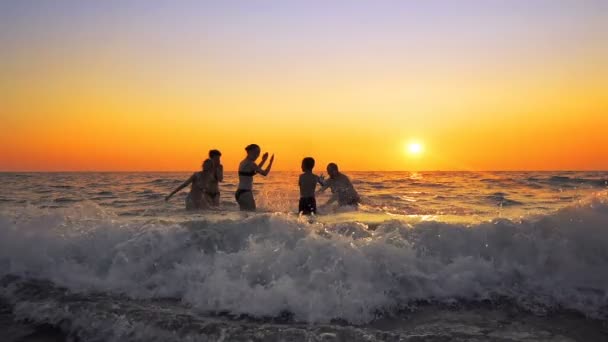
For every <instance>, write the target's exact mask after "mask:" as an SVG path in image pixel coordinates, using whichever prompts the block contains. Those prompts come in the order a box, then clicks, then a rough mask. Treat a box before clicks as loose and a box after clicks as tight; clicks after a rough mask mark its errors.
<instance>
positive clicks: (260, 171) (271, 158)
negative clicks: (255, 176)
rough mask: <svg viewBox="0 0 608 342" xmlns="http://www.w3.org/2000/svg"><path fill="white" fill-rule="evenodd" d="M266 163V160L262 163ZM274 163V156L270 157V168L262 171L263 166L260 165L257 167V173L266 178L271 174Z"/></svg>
mask: <svg viewBox="0 0 608 342" xmlns="http://www.w3.org/2000/svg"><path fill="white" fill-rule="evenodd" d="M264 161H265V160H262V163H263V162H264ZM273 163H274V154H273V155H272V157H270V162H269V163H268V166H267V167H266V169H262V164H260V165H258V166H257V167H256V170H255V172H257V173H259V174H261V175H262V176H266V175H268V173H269V172H270V169H271V168H272V164H273Z"/></svg>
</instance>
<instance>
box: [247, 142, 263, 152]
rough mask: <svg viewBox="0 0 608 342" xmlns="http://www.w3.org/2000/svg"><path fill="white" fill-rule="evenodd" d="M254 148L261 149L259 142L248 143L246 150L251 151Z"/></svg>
mask: <svg viewBox="0 0 608 342" xmlns="http://www.w3.org/2000/svg"><path fill="white" fill-rule="evenodd" d="M254 149H258V150H259V149H260V146H259V145H258V144H249V145H247V147H245V151H247V152H251V151H253V150H254Z"/></svg>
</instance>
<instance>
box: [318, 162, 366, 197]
mask: <svg viewBox="0 0 608 342" xmlns="http://www.w3.org/2000/svg"><path fill="white" fill-rule="evenodd" d="M327 174H328V175H329V179H327V180H324V179H322V181H324V182H323V186H322V187H321V189H319V191H318V193H321V192H323V191H325V190H327V188H330V189H331V192H332V195H331V197H330V198H329V200H328V201H327V203H325V205H324V206H327V205H329V204H332V203H333V202H335V201H338V205H339V206H341V207H342V206H354V207H357V206H358V205H359V202H361V198H360V197H359V194H358V193H357V191H356V190H355V187H354V186H353V184H352V183H351V181H350V179H348V177H347V176H346V175H345V174H343V173H341V172H340V171H339V170H338V165H336V164H335V163H329V164H328V165H327Z"/></svg>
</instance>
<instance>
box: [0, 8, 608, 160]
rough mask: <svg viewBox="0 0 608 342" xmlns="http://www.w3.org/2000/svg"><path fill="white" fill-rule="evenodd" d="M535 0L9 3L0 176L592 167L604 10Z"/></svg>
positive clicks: (600, 102)
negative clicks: (251, 158)
mask: <svg viewBox="0 0 608 342" xmlns="http://www.w3.org/2000/svg"><path fill="white" fill-rule="evenodd" d="M541 2H542V3H543V4H544V7H543V6H540V7H538V8H537V7H534V8H527V7H526V5H525V3H526V2H523V1H522V2H520V3H518V4H519V6H514V7H513V8H505V7H504V6H499V5H492V3H493V2H485V3H484V2H482V1H477V2H476V1H468V2H466V3H468V4H470V6H472V7H471V8H466V9H463V8H459V9H455V8H445V7H446V6H440V5H437V4H439V3H438V2H433V1H431V3H434V4H435V5H422V7H421V8H419V7H416V8H402V7H404V6H414V5H404V4H399V5H398V4H396V3H394V2H387V3H386V4H384V2H382V3H383V5H382V6H377V7H374V8H366V7H365V5H360V4H359V5H356V6H353V7H349V5H347V4H346V3H342V2H337V4H334V5H331V6H329V8H327V6H326V7H323V10H322V11H321V10H315V9H314V6H313V5H311V7H307V8H305V9H302V8H294V6H295V5H289V6H288V5H279V3H278V2H277V3H276V4H277V5H276V6H275V7H273V8H272V9H270V10H269V9H266V10H265V11H256V10H255V9H251V8H249V7H247V6H246V5H245V2H234V3H232V5H231V6H225V7H222V6H221V5H215V6H214V5H203V4H196V2H194V3H189V2H187V3H188V4H187V5H186V4H182V5H181V6H179V7H175V8H173V7H171V8H166V7H163V6H167V5H162V6H161V3H160V2H159V3H158V4H157V5H154V4H155V2H152V3H153V4H152V5H144V2H141V3H139V2H138V5H135V4H131V5H130V6H129V7H128V8H120V7H119V6H120V5H119V3H114V2H112V1H110V2H109V4H107V5H105V4H104V5H100V4H97V5H82V4H78V3H77V2H73V3H71V5H70V7H69V8H57V7H53V6H51V5H49V4H50V3H52V2H49V3H48V4H47V3H45V2H40V4H43V5H37V6H36V5H29V6H26V5H18V3H17V2H15V3H11V2H10V1H9V2H8V3H11V5H9V4H3V5H2V6H5V8H0V13H4V14H0V31H2V32H3V33H1V34H0V43H1V46H2V49H0V51H2V52H0V127H1V128H0V129H1V131H2V134H1V135H0V170H2V171H30V170H34V171H72V170H91V171H92V170H124V171H129V170H139V171H146V170H159V171H162V170H192V169H197V168H198V167H199V166H200V163H201V161H202V158H204V157H205V154H206V152H207V151H208V150H209V149H210V148H218V149H220V150H222V152H223V154H224V157H223V160H224V165H225V168H226V169H230V170H233V169H235V168H236V167H237V165H238V162H239V161H240V160H241V159H242V158H243V157H244V150H243V148H244V147H245V145H247V144H249V143H253V142H255V143H258V144H260V145H261V146H262V149H263V150H265V151H269V152H274V153H276V155H277V162H276V169H280V170H297V169H298V168H299V164H300V160H301V158H302V157H304V156H309V155H310V156H313V157H315V158H316V159H317V161H318V165H320V167H322V166H323V165H324V164H326V163H327V162H330V161H335V162H337V163H339V164H340V165H341V167H342V168H343V169H347V170H463V169H464V170H556V169H562V170H563V169H566V170H593V169H595V170H599V169H602V170H608V153H607V152H606V151H608V134H606V132H608V24H606V23H608V10H607V7H608V6H604V5H603V4H602V3H601V2H594V1H589V2H586V5H580V4H579V5H573V4H570V5H567V4H566V2H559V1H556V2H549V1H547V2H543V1H541ZM315 4H316V5H318V6H322V3H321V2H319V3H318V4H317V3H316V2H315ZM95 6H97V7H95ZM104 6H105V7H104ZM204 6H211V7H213V8H211V7H210V8H206V7H204ZM367 6H370V5H367ZM392 6H394V7H395V8H393V7H392ZM424 6H426V7H424ZM467 6H469V5H467ZM530 6H531V5H530ZM92 7H94V8H92ZM345 10H348V11H346V14H347V15H342V14H344V13H345V12H344V11H345ZM459 11H460V12H459ZM3 15H4V16H6V17H5V18H2V16H3ZM420 16H422V17H424V18H425V20H421V21H416V18H419V17H420ZM66 17H68V19H70V20H67V21H66ZM206 19H208V20H206ZM431 19H433V20H434V21H433V20H431ZM2 23H3V24H2ZM310 23H315V25H312V26H311V25H310ZM404 23H405V24H404ZM3 26H4V27H3ZM412 140H417V141H419V142H421V143H422V144H423V145H424V153H423V154H422V155H420V156H417V157H413V156H411V155H408V154H406V153H404V144H406V143H407V142H408V141H412Z"/></svg>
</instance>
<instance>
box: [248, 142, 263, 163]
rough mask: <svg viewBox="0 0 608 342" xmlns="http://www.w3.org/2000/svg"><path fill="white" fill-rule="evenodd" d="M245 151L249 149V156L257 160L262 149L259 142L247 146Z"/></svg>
mask: <svg viewBox="0 0 608 342" xmlns="http://www.w3.org/2000/svg"><path fill="white" fill-rule="evenodd" d="M245 151H247V158H249V159H251V160H256V159H258V157H259V156H260V153H261V151H262V150H261V149H260V146H258V145H257V144H250V145H247V147H245Z"/></svg>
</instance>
